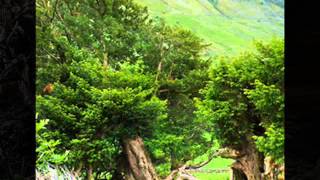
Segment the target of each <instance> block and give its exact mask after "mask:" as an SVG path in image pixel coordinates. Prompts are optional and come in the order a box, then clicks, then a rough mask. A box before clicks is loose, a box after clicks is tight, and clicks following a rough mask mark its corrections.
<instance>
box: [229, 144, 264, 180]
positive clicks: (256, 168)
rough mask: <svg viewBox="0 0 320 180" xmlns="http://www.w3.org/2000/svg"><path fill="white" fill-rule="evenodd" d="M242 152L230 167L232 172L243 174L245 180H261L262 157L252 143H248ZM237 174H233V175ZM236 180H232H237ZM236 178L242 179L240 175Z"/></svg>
mask: <svg viewBox="0 0 320 180" xmlns="http://www.w3.org/2000/svg"><path fill="white" fill-rule="evenodd" d="M242 151H243V152H241V154H242V156H240V157H238V158H237V159H236V162H235V163H233V165H232V168H233V170H234V171H239V173H240V172H243V174H245V176H246V178H247V180H262V173H263V166H264V162H263V155H262V154H261V153H260V152H258V151H257V149H256V147H255V145H254V143H253V142H250V143H249V144H248V145H247V146H246V147H245V148H244V149H243V150H242ZM239 173H238V172H235V175H236V174H239ZM236 178H237V177H235V178H234V179H235V180H238V179H236ZM238 178H239V179H240V180H242V179H243V177H241V176H240V175H239V177H238Z"/></svg>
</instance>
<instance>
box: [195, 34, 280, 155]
mask: <svg viewBox="0 0 320 180" xmlns="http://www.w3.org/2000/svg"><path fill="white" fill-rule="evenodd" d="M255 44H256V47H257V48H256V51H254V52H248V53H243V54H241V55H240V56H238V57H234V58H233V59H232V60H231V62H226V60H225V58H226V57H224V58H222V59H221V61H220V62H219V63H217V64H216V65H213V66H212V67H211V68H210V70H209V76H210V79H211V81H210V82H209V83H208V85H207V86H206V88H204V89H203V90H202V94H203V96H204V99H203V100H200V99H196V100H195V101H196V103H197V111H196V115H197V117H198V121H199V123H200V124H201V123H203V122H206V121H207V120H209V121H210V122H211V124H209V126H207V128H211V131H212V132H213V133H214V135H215V136H216V138H217V139H218V140H219V142H220V144H221V145H222V146H228V147H232V148H235V149H241V148H242V146H243V144H245V143H246V142H247V141H248V138H249V139H250V138H252V137H254V138H255V140H256V145H257V148H258V149H259V150H260V151H261V152H263V153H265V154H266V155H270V156H272V157H273V158H274V159H276V160H279V161H281V159H283V151H284V141H283V140H284V138H283V137H284V130H283V128H284V124H283V123H284V89H283V82H284V62H283V60H284V59H283V57H284V46H283V40H280V39H274V40H272V41H270V42H269V43H262V42H256V43H255ZM275 129H276V130H277V131H275ZM267 142H268V143H267Z"/></svg>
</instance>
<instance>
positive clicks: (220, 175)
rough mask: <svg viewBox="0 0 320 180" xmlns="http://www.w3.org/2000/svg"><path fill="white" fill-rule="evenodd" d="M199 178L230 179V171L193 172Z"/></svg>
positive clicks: (200, 179)
mask: <svg viewBox="0 0 320 180" xmlns="http://www.w3.org/2000/svg"><path fill="white" fill-rule="evenodd" d="M192 175H193V176H194V177H196V178H197V179H198V180H229V179H230V174H229V173H193V174H192Z"/></svg>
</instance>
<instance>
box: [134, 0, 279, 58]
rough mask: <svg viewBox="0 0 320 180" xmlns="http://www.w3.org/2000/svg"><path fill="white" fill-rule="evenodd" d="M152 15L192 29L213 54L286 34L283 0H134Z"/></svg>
mask: <svg viewBox="0 0 320 180" xmlns="http://www.w3.org/2000/svg"><path fill="white" fill-rule="evenodd" d="M135 1H136V2H137V3H139V4H141V5H144V6H147V7H148V9H149V11H150V14H151V16H153V17H162V18H164V19H165V20H166V22H167V23H169V24H171V25H178V26H182V27H184V28H187V29H190V30H192V31H193V32H195V33H196V34H197V35H198V36H199V37H201V38H203V39H205V41H206V42H209V43H211V44H212V45H211V47H210V50H209V52H208V53H209V54H210V55H215V54H222V53H228V54H232V53H236V52H239V51H241V50H243V49H244V48H245V47H248V46H249V45H250V41H252V40H253V39H270V38H271V37H273V36H281V37H283V36H284V9H283V0H135Z"/></svg>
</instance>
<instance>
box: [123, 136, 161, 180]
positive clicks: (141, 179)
mask: <svg viewBox="0 0 320 180" xmlns="http://www.w3.org/2000/svg"><path fill="white" fill-rule="evenodd" d="M123 152H124V154H125V157H126V160H127V162H126V164H127V165H126V166H123V172H124V173H125V179H126V180H159V178H158V177H157V174H156V171H155V169H154V167H153V165H152V163H151V159H150V157H149V155H148V153H147V152H146V150H145V148H144V143H143V140H142V139H141V138H140V137H136V138H126V139H123Z"/></svg>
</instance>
